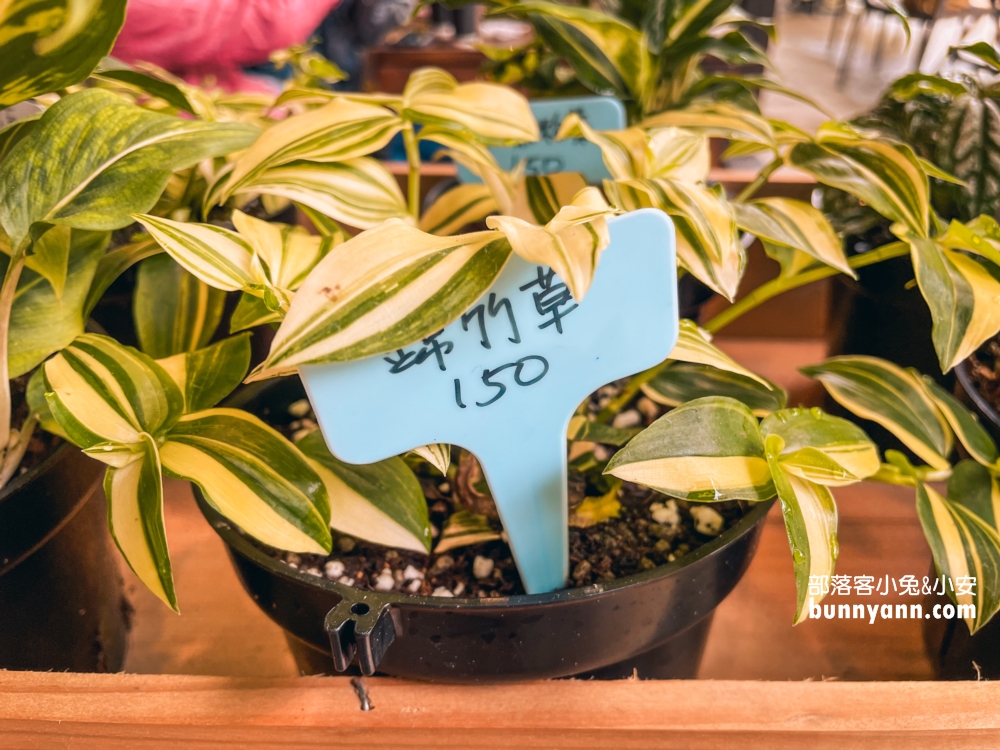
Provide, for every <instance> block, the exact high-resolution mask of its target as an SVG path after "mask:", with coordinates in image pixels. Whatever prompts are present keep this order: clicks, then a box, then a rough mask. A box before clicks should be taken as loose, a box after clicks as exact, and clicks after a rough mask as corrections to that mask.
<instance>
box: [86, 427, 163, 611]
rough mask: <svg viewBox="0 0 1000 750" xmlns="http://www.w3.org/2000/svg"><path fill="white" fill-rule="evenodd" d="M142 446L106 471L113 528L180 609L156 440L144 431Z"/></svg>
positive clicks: (135, 564)
mask: <svg viewBox="0 0 1000 750" xmlns="http://www.w3.org/2000/svg"><path fill="white" fill-rule="evenodd" d="M138 447H139V450H138V452H136V453H135V459H134V460H132V461H130V462H128V463H126V464H124V465H122V466H120V467H114V466H110V467H108V469H107V471H106V472H105V474H104V495H105V497H107V499H108V527H109V529H110V530H111V537H112V538H113V539H114V540H115V544H117V545H118V549H119V550H120V551H121V553H122V557H124V558H125V561H126V562H127V563H128V565H129V567H130V568H132V571H133V572H134V573H135V574H136V576H137V577H138V578H139V580H140V581H142V582H143V584H145V585H146V587H147V588H148V589H149V590H150V591H152V592H153V593H154V594H155V595H156V596H157V598H159V599H160V600H161V601H162V602H163V603H164V604H166V605H167V606H168V607H170V608H171V609H172V610H174V611H175V612H179V611H180V610H179V609H178V608H177V596H176V594H175V593H174V581H173V575H172V573H171V569H170V553H169V551H168V550H167V535H166V529H165V527H164V524H163V479H162V476H161V471H160V456H159V453H158V451H157V446H156V440H155V439H154V438H153V437H152V436H151V435H149V434H147V433H142V435H141V436H140V441H139V446H138Z"/></svg>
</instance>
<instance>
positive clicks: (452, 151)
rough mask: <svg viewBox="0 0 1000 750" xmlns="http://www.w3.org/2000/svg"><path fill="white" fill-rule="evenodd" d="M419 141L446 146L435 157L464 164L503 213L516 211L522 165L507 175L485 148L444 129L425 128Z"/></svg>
mask: <svg viewBox="0 0 1000 750" xmlns="http://www.w3.org/2000/svg"><path fill="white" fill-rule="evenodd" d="M418 140H421V141H433V142H434V143H437V144H438V145H440V146H444V149H442V150H441V151H439V152H438V153H437V154H435V157H436V158H444V157H448V158H450V159H451V160H452V161H454V162H456V163H458V164H461V165H462V166H463V167H465V168H466V169H468V170H469V171H470V172H472V173H473V174H474V175H476V176H477V177H478V178H479V179H480V180H482V181H483V183H484V184H486V185H487V186H488V187H489V189H490V193H491V195H492V196H493V200H494V201H495V202H496V204H497V207H498V209H499V211H500V213H502V214H504V215H509V214H511V213H512V212H513V206H514V200H515V198H516V194H517V184H518V181H519V180H520V179H521V173H522V171H523V166H521V165H518V166H517V167H516V168H515V169H514V170H513V171H511V172H507V171H505V170H503V169H501V168H500V165H499V164H497V161H496V158H495V157H494V156H493V154H492V152H491V151H490V150H489V149H488V148H487V147H486V146H484V145H483V144H481V143H477V142H476V141H473V140H470V139H469V138H467V137H465V136H464V135H462V134H459V133H454V132H452V131H449V130H444V129H442V128H434V127H426V128H424V129H423V130H421V131H420V136H419V138H418Z"/></svg>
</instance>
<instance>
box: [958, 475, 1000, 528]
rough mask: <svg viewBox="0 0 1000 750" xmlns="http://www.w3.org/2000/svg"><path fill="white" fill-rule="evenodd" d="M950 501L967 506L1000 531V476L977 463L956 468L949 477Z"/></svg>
mask: <svg viewBox="0 0 1000 750" xmlns="http://www.w3.org/2000/svg"><path fill="white" fill-rule="evenodd" d="M948 499H949V500H950V501H951V502H953V503H957V504H958V505H963V506H965V507H966V508H967V509H968V510H970V511H972V512H973V513H975V514H976V515H977V516H979V517H980V518H981V519H983V520H984V521H985V522H986V524H987V525H989V526H992V527H993V528H994V529H997V528H998V527H1000V475H997V474H996V473H995V472H991V471H990V470H989V469H987V468H986V467H985V466H983V465H982V464H981V463H979V462H978V461H973V460H972V459H968V458H967V459H965V460H964V461H959V462H958V463H957V464H955V468H954V469H952V472H951V476H950V477H948Z"/></svg>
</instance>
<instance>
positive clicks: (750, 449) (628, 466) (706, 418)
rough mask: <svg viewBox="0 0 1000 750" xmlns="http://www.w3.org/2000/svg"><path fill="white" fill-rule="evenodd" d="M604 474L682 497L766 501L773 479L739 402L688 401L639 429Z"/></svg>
mask: <svg viewBox="0 0 1000 750" xmlns="http://www.w3.org/2000/svg"><path fill="white" fill-rule="evenodd" d="M605 473H606V474H612V475H613V476H616V477H618V478H619V479H622V480H624V481H626V482H635V483H636V484H641V485H644V486H646V487H650V488H651V489H654V490H656V491H658V492H662V493H664V494H666V495H671V496H672V497H677V498H680V499H682V500H694V501H700V502H713V501H720V500H750V501H758V500H767V499H768V498H771V497H774V484H773V483H772V482H771V474H770V471H769V469H768V465H767V459H766V458H765V456H764V444H763V441H762V438H761V434H760V429H759V427H758V425H757V419H756V418H755V417H754V415H753V413H751V411H750V410H749V409H748V408H747V407H746V406H745V405H743V404H741V403H740V402H739V401H736V400H735V399H731V398H724V397H719V396H708V397H705V398H700V399H696V400H694V401H689V402H688V403H686V404H684V405H683V406H680V407H678V408H676V409H674V410H673V411H671V412H668V413H667V414H665V415H663V416H662V417H660V418H659V419H657V420H656V421H655V422H653V424H651V425H650V426H649V427H647V428H646V429H645V430H643V431H642V432H640V433H639V434H638V435H637V436H636V437H635V438H633V439H632V441H631V442H630V443H629V444H628V445H626V446H625V447H624V448H623V449H622V450H620V451H618V453H616V454H615V455H614V457H613V458H612V459H611V461H610V462H609V463H608V466H607V468H606V469H605Z"/></svg>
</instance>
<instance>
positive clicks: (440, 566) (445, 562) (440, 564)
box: [431, 555, 455, 573]
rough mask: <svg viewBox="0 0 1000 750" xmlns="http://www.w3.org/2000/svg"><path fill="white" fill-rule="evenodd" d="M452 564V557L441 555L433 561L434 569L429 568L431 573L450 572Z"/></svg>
mask: <svg viewBox="0 0 1000 750" xmlns="http://www.w3.org/2000/svg"><path fill="white" fill-rule="evenodd" d="M454 564H455V558H454V557H452V556H451V555H441V557H439V558H438V559H437V560H435V561H434V567H433V568H431V573H443V572H444V571H446V570H451V569H452V566H454Z"/></svg>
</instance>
